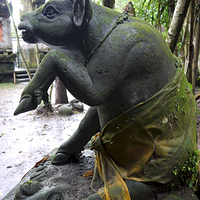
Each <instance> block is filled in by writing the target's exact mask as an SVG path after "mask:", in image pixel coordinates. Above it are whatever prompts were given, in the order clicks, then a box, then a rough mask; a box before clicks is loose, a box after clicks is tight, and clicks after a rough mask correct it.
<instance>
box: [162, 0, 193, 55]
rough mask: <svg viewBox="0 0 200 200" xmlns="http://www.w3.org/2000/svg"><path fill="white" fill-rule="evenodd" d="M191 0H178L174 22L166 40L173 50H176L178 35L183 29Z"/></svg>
mask: <svg viewBox="0 0 200 200" xmlns="http://www.w3.org/2000/svg"><path fill="white" fill-rule="evenodd" d="M190 1H191V0H178V2H177V5H176V8H175V11H174V15H173V18H172V22H171V24H170V27H169V30H168V34H167V39H166V42H167V43H168V45H169V48H170V49H171V51H172V52H173V51H174V49H175V47H176V44H177V41H178V37H179V34H180V31H181V28H182V25H183V22H184V19H185V16H186V14H187V11H188V7H189V4H190Z"/></svg>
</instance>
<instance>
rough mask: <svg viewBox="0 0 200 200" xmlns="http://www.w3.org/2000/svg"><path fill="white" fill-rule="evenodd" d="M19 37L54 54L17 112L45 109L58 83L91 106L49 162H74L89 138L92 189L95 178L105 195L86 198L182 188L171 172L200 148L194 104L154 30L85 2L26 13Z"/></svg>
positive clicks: (147, 195)
mask: <svg viewBox="0 0 200 200" xmlns="http://www.w3.org/2000/svg"><path fill="white" fill-rule="evenodd" d="M19 29H20V30H23V39H24V40H25V41H26V42H28V43H38V42H43V43H45V44H48V45H49V46H51V47H53V48H54V49H55V50H52V51H50V52H49V53H48V54H47V55H46V56H45V57H44V59H43V61H42V63H41V65H40V67H39V69H38V71H37V73H36V74H35V76H34V78H33V79H32V80H31V81H30V83H29V84H28V85H27V87H26V88H25V89H24V91H23V93H22V96H21V100H20V103H19V106H18V107H17V109H16V110H15V113H14V114H15V115H17V114H20V113H22V112H26V111H29V110H33V109H35V108H36V107H37V105H38V104H39V103H40V102H41V100H44V101H46V100H47V89H48V87H49V86H50V85H51V83H52V82H53V81H54V80H55V78H56V76H58V77H59V78H60V79H61V81H62V82H63V84H64V85H65V87H66V88H67V89H68V90H69V91H70V92H71V93H72V94H73V95H74V96H75V97H76V98H77V99H78V100H80V101H81V102H84V103H85V104H87V105H89V106H91V107H90V109H89V110H88V112H87V114H86V116H85V117H84V119H83V120H82V122H81V123H80V125H79V127H78V129H77V131H76V132H75V133H74V134H73V135H72V137H71V138H70V139H69V140H68V141H66V142H64V143H63V144H62V145H61V146H60V147H59V149H58V151H57V152H56V154H55V156H54V157H53V160H52V164H53V165H63V164H66V163H69V162H71V161H73V160H74V159H75V158H76V155H77V154H78V153H79V152H80V151H81V150H82V149H83V147H84V146H85V145H86V144H87V143H88V142H89V140H90V138H91V137H92V136H93V137H92V140H91V141H90V147H91V149H94V150H95V152H96V165H95V175H94V180H93V185H94V183H95V180H98V176H100V177H101V179H102V180H103V182H104V188H102V189H100V190H98V193H95V194H93V195H91V196H89V197H88V198H87V199H88V200H91V199H95V200H96V199H126V200H127V199H145V200H146V199H154V198H157V199H158V195H159V194H160V193H162V192H163V191H168V190H171V187H170V186H171V185H172V183H173V184H175V185H178V184H179V181H177V180H178V179H177V177H178V176H177V177H176V176H175V174H174V173H173V172H174V169H176V170H177V171H179V170H181V167H182V166H183V165H184V164H185V162H186V161H187V160H188V159H189V158H190V156H192V155H193V153H194V150H195V148H196V129H195V127H196V125H195V109H193V108H195V100H194V97H193V94H192V91H191V89H190V86H189V84H188V82H187V80H186V77H185V75H184V73H183V70H182V69H181V67H180V66H179V64H178V62H177V60H176V59H175V57H174V56H173V55H172V54H171V52H170V50H169V48H168V47H167V45H166V44H165V41H164V40H163V38H162V36H161V35H160V33H158V31H157V30H155V29H154V28H153V27H152V26H151V25H149V24H148V23H146V22H144V21H142V20H140V19H137V18H132V17H130V16H128V15H127V14H126V13H123V14H120V13H118V12H115V11H113V10H110V9H108V8H105V7H102V6H99V5H97V4H94V3H90V2H89V0H59V1H55V0H50V1H48V2H47V3H46V4H45V5H44V6H42V7H40V8H39V9H37V10H36V11H34V12H32V13H27V14H24V15H23V16H22V17H21V23H20V25H19ZM53 165H52V166H53ZM174 180H176V181H174ZM33 185H34V188H35V190H37V191H38V190H41V188H40V187H41V185H40V184H38V185H37V184H36V183H34V184H33ZM161 188H162V189H163V188H165V189H164V190H162V189H161ZM59 192H61V193H62V191H59ZM59 194H60V193H59ZM59 194H57V195H58V196H59ZM192 196H193V197H192ZM179 197H181V196H179ZM52 198H53V197H52ZM62 198H63V197H62ZM62 198H61V197H58V198H57V199H62ZM172 198H173V197H172ZM172 198H171V199H172ZM192 198H193V199H196V197H195V196H194V195H193V194H192V193H191V196H190V199H192ZM34 199H37V198H34ZM169 199H170V197H169Z"/></svg>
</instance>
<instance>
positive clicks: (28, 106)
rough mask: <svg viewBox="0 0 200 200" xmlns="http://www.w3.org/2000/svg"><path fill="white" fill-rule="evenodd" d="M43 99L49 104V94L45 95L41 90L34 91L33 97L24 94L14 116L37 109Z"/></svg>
mask: <svg viewBox="0 0 200 200" xmlns="http://www.w3.org/2000/svg"><path fill="white" fill-rule="evenodd" d="M42 99H43V100H44V101H45V102H47V100H48V94H47V93H46V94H45V95H44V93H43V92H42V91H39V90H36V91H34V92H33V94H32V95H31V94H27V93H25V92H23V93H22V96H21V100H20V102H19V105H18V107H17V108H16V110H15V112H14V115H18V114H20V113H23V112H27V111H30V110H34V109H36V108H37V106H38V105H39V104H40V103H41V101H42Z"/></svg>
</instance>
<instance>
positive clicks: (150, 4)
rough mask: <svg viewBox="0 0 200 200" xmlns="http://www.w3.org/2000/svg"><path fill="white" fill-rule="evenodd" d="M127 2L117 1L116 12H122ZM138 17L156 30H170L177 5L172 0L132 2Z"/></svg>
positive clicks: (125, 0)
mask: <svg viewBox="0 0 200 200" xmlns="http://www.w3.org/2000/svg"><path fill="white" fill-rule="evenodd" d="M127 3H128V1H127V0H116V4H115V7H116V10H118V11H120V12H122V11H123V8H124V7H125V5H126V4H127ZM132 3H133V5H134V8H135V10H136V16H137V17H139V18H141V19H144V20H145V21H148V22H149V23H151V24H152V25H154V26H155V27H156V28H159V29H161V28H162V29H164V30H168V28H169V25H170V21H171V17H172V14H173V12H174V8H175V4H174V3H173V1H171V0H168V1H166V0H142V1H138V0H132ZM162 31H163V30H162Z"/></svg>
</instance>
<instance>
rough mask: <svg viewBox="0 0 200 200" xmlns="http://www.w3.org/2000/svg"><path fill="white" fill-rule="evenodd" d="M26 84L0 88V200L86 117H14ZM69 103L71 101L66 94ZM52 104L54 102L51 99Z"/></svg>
mask: <svg viewBox="0 0 200 200" xmlns="http://www.w3.org/2000/svg"><path fill="white" fill-rule="evenodd" d="M24 87H25V84H16V85H14V84H5V85H4V84H0V200H1V199H2V198H3V197H4V196H5V195H6V194H7V193H8V192H9V191H10V190H11V189H12V188H13V187H14V186H16V184H17V183H18V182H19V181H20V180H21V178H22V177H23V176H24V175H25V174H26V173H27V171H29V169H31V168H32V167H33V166H34V165H35V163H36V162H38V161H39V160H41V159H42V158H43V156H44V155H47V154H48V153H49V152H51V151H52V150H53V149H54V148H58V147H59V146H60V144H61V143H62V142H64V141H65V140H67V139H68V138H69V136H70V135H71V134H72V133H73V132H74V131H75V130H76V128H77V126H78V124H79V122H80V120H81V119H82V118H83V116H84V115H85V112H86V110H87V109H88V107H87V106H84V107H85V111H84V112H83V113H75V114H73V115H71V116H64V115H59V114H54V115H48V116H44V115H37V114H36V112H35V111H30V112H27V113H23V114H20V115H18V116H14V115H13V112H14V110H15V108H16V107H17V105H18V102H19V99H20V95H21V92H22V90H23V88H24ZM68 98H69V100H72V99H73V97H72V96H71V95H69V94H68ZM52 103H53V98H52Z"/></svg>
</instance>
